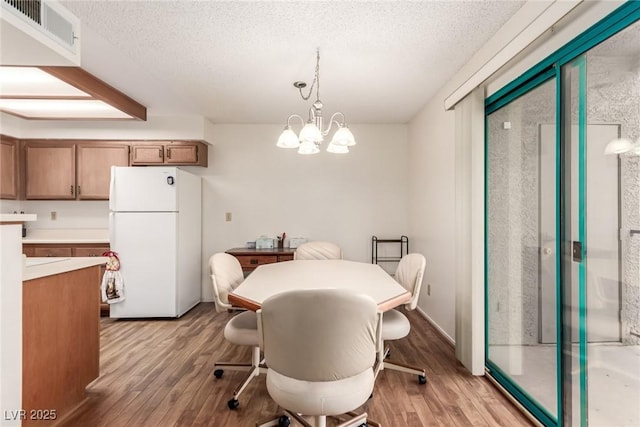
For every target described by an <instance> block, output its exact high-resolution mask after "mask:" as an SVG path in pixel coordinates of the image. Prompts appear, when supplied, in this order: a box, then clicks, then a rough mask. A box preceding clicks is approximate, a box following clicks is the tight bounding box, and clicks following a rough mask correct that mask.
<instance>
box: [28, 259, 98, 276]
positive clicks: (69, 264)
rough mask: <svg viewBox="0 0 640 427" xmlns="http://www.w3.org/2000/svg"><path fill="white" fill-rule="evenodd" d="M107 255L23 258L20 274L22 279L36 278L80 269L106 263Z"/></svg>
mask: <svg viewBox="0 0 640 427" xmlns="http://www.w3.org/2000/svg"><path fill="white" fill-rule="evenodd" d="M108 260H109V258H108V257H103V256H100V257H74V258H59V257H45V258H35V257H32V258H24V262H25V267H24V272H23V274H22V281H23V282H24V281H27V280H33V279H38V278H40V277H45V276H53V275H54V274H60V273H66V272H68V271H73V270H80V269H81V268H87V267H93V266H94V265H102V264H106V263H107V261H108Z"/></svg>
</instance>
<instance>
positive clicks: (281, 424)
mask: <svg viewBox="0 0 640 427" xmlns="http://www.w3.org/2000/svg"><path fill="white" fill-rule="evenodd" d="M290 425H291V419H290V418H289V417H287V416H286V415H281V416H280V418H278V427H289V426H290Z"/></svg>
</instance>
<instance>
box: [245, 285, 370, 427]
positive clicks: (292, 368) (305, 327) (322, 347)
mask: <svg viewBox="0 0 640 427" xmlns="http://www.w3.org/2000/svg"><path fill="white" fill-rule="evenodd" d="M381 317H382V316H381V314H380V313H379V312H378V308H377V305H376V303H375V301H374V300H373V299H372V298H371V297H369V296H367V295H361V294H357V293H355V292H351V291H346V290H344V289H306V290H295V291H288V292H283V293H280V294H277V295H274V296H272V297H270V298H268V299H266V300H265V301H264V302H263V304H262V308H261V309H260V310H259V311H258V329H259V330H260V345H261V347H262V349H263V351H264V355H265V360H266V361H267V363H268V364H269V370H268V372H267V391H268V392H269V395H270V396H271V397H272V398H273V400H274V401H275V402H276V403H277V404H278V405H280V407H282V408H283V409H284V412H285V415H282V416H280V417H279V418H278V417H276V418H272V419H269V420H266V421H263V422H259V423H257V424H256V425H257V426H273V425H277V426H280V427H284V426H288V425H289V423H290V422H291V418H294V419H295V420H296V421H298V422H299V423H300V424H302V425H303V426H310V425H311V424H309V423H308V421H306V420H305V419H304V418H303V416H312V417H313V420H314V424H313V425H314V426H325V425H326V417H327V416H338V415H342V416H344V414H348V415H349V416H351V417H352V418H351V419H349V420H347V421H346V422H344V423H342V424H340V426H355V425H362V424H365V423H367V414H366V413H363V414H360V415H357V414H355V413H354V412H352V411H353V410H355V409H356V408H358V407H360V406H361V405H362V404H364V403H365V402H366V401H367V400H368V399H369V396H370V395H371V393H372V391H373V385H374V381H375V375H374V364H375V361H376V349H377V346H378V343H379V342H380V341H379V340H380V324H381ZM368 424H369V425H377V424H376V423H374V422H371V421H369V422H368Z"/></svg>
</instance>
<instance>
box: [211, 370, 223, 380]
mask: <svg viewBox="0 0 640 427" xmlns="http://www.w3.org/2000/svg"><path fill="white" fill-rule="evenodd" d="M222 374H224V370H222V369H216V370H215V371H213V376H214V377H216V378H217V379H220V378H222Z"/></svg>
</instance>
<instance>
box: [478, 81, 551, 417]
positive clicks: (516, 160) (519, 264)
mask: <svg viewBox="0 0 640 427" xmlns="http://www.w3.org/2000/svg"><path fill="white" fill-rule="evenodd" d="M518 95H519V94H515V97H514V98H513V99H512V100H510V101H509V102H508V103H507V104H506V105H505V106H503V107H501V108H499V109H497V110H496V111H494V112H492V113H491V114H489V115H488V116H487V133H488V144H487V152H486V153H487V154H486V162H487V218H488V221H487V283H488V284H489V286H488V288H487V304H486V310H487V313H486V314H487V319H488V330H487V360H488V364H489V369H490V370H491V371H492V373H493V374H494V375H496V376H498V377H500V378H502V379H503V381H504V382H505V383H506V384H507V387H508V388H509V389H510V391H511V392H512V393H514V394H517V395H519V396H520V398H521V399H522V400H525V401H527V402H530V407H531V408H534V410H536V411H538V417H541V418H546V419H549V420H556V419H557V417H558V372H559V368H558V357H557V356H558V349H557V346H556V342H557V336H556V335H557V328H556V320H555V313H556V311H557V296H556V291H555V290H556V289H557V286H556V281H557V274H556V262H555V259H556V256H555V255H556V253H557V249H556V246H557V237H556V222H557V210H556V191H555V186H556V182H557V177H556V164H557V162H556V145H557V144H556V138H555V129H556V126H555V108H554V105H555V102H556V81H555V78H551V79H547V80H546V81H543V82H541V83H540V84H539V85H538V86H536V87H535V88H533V89H531V90H529V91H528V92H526V93H524V94H522V95H519V96H518Z"/></svg>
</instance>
